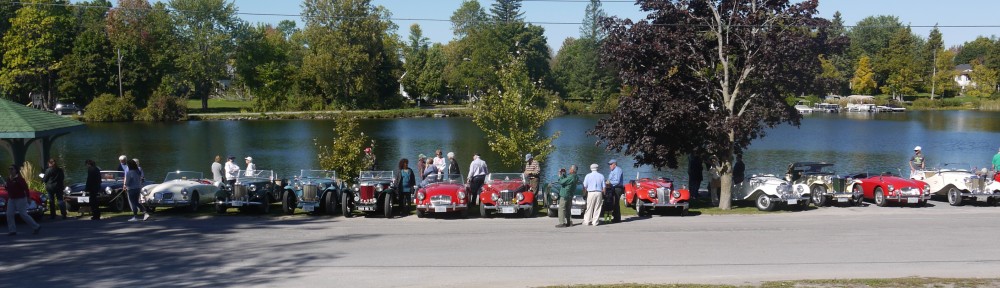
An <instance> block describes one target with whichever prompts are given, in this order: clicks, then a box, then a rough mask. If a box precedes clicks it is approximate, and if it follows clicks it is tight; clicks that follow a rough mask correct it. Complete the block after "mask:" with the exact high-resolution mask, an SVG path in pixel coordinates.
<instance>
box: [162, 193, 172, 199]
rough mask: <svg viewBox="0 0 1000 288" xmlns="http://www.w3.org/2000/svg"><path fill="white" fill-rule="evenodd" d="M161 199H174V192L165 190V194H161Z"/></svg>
mask: <svg viewBox="0 0 1000 288" xmlns="http://www.w3.org/2000/svg"><path fill="white" fill-rule="evenodd" d="M160 199H164V200H167V199H174V193H173V192H163V194H160Z"/></svg>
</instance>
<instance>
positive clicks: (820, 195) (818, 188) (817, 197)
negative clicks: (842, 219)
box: [809, 185, 827, 207]
mask: <svg viewBox="0 0 1000 288" xmlns="http://www.w3.org/2000/svg"><path fill="white" fill-rule="evenodd" d="M809 193H811V194H812V202H813V204H816V207H823V206H826V204H827V201H826V200H827V198H826V186H823V185H813V186H812V189H809Z"/></svg>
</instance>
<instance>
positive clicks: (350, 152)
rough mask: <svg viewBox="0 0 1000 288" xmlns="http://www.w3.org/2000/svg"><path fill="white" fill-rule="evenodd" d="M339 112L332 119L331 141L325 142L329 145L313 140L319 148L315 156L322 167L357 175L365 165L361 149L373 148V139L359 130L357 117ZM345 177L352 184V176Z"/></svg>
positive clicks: (342, 173)
mask: <svg viewBox="0 0 1000 288" xmlns="http://www.w3.org/2000/svg"><path fill="white" fill-rule="evenodd" d="M340 114H341V115H339V116H338V117H336V118H335V119H334V121H333V123H334V125H333V137H332V138H333V141H331V142H326V143H330V145H324V144H322V143H323V142H325V141H323V142H321V141H320V140H317V139H314V140H313V141H314V142H315V143H314V145H315V146H316V148H317V150H319V153H317V155H316V157H317V158H318V159H319V165H320V167H322V168H323V169H326V170H333V171H337V174H339V175H358V173H360V172H361V170H362V169H364V168H363V167H364V166H365V164H364V154H363V153H362V151H363V150H364V149H365V147H373V149H374V147H375V140H374V139H371V138H370V137H369V136H368V135H365V132H361V128H360V127H359V124H358V119H357V118H354V117H350V116H347V115H344V114H345V113H344V112H343V111H342V112H341V113H340ZM345 178H346V179H347V182H348V184H354V183H353V182H354V180H353V179H354V178H352V176H348V177H345Z"/></svg>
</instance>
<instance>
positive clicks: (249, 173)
mask: <svg viewBox="0 0 1000 288" xmlns="http://www.w3.org/2000/svg"><path fill="white" fill-rule="evenodd" d="M244 159H246V160H247V169H246V173H245V174H244V175H246V176H247V177H252V176H253V175H254V172H257V165H254V164H253V157H250V156H247V158H244Z"/></svg>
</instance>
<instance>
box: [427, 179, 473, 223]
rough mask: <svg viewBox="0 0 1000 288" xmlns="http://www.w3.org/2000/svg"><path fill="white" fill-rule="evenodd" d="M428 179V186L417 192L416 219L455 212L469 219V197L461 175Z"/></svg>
mask: <svg viewBox="0 0 1000 288" xmlns="http://www.w3.org/2000/svg"><path fill="white" fill-rule="evenodd" d="M428 179H430V180H429V184H427V186H424V187H423V188H420V189H419V190H417V198H416V204H417V205H416V206H417V217H419V218H423V217H426V216H427V215H428V214H431V213H434V214H442V213H455V212H457V213H459V215H461V216H462V217H463V218H468V217H469V195H468V193H466V191H465V181H464V179H463V178H462V175H460V174H450V175H431V176H428Z"/></svg>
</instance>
